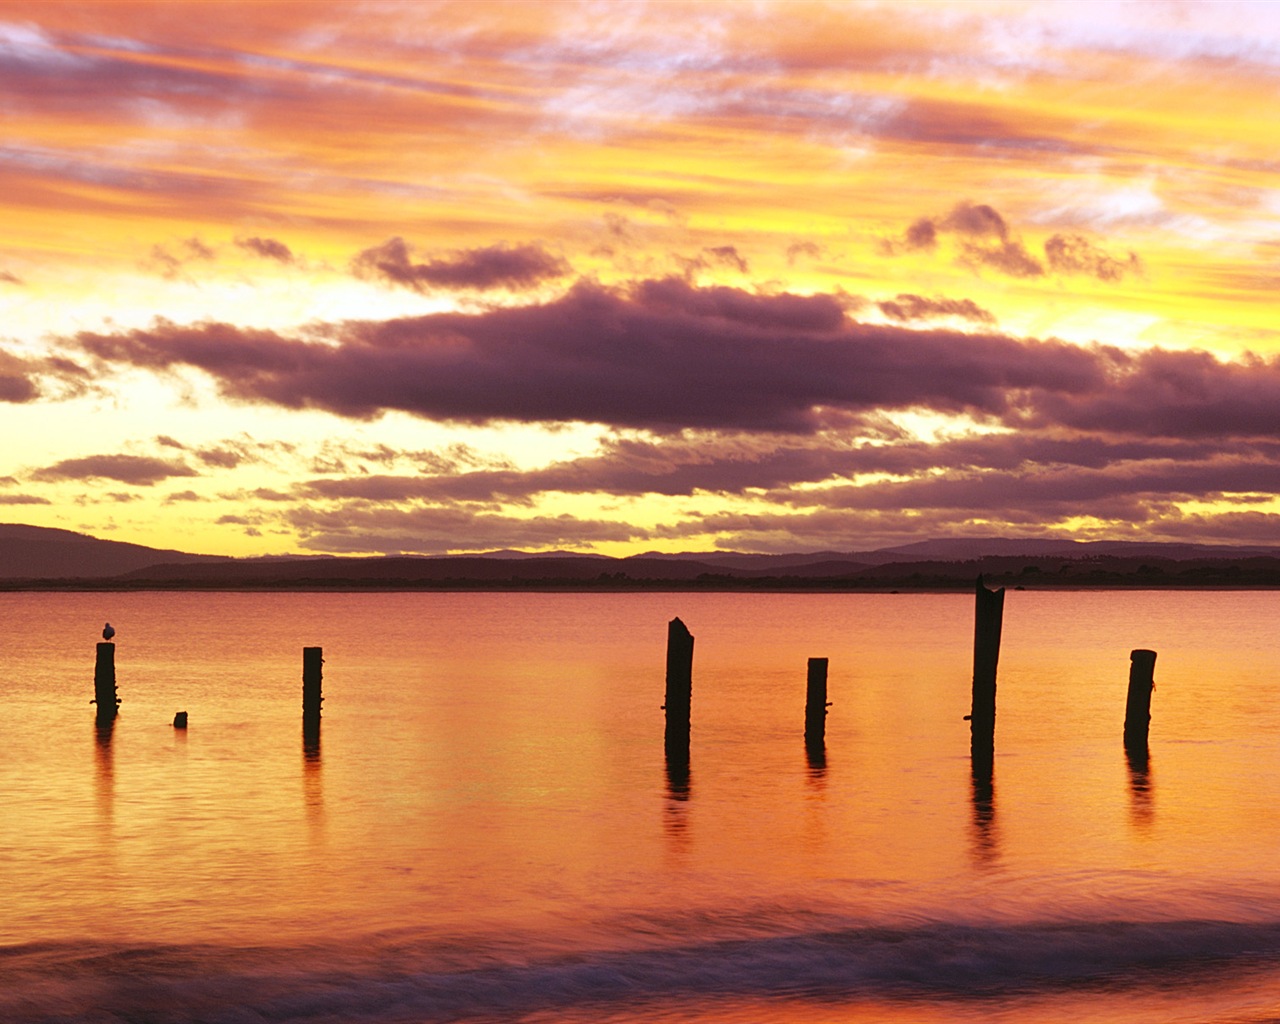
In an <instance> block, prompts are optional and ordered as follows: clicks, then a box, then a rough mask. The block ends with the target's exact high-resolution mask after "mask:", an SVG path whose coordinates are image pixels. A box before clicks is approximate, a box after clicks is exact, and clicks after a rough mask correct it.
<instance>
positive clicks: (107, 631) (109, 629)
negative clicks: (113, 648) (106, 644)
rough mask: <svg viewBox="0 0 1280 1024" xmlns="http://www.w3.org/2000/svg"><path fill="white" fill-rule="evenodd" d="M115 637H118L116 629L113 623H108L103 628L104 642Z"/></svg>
mask: <svg viewBox="0 0 1280 1024" xmlns="http://www.w3.org/2000/svg"><path fill="white" fill-rule="evenodd" d="M115 635H116V627H115V626H113V625H111V623H109V622H108V623H107V624H106V625H105V626H103V627H102V639H103V640H110V639H111V638H112V637H113V636H115Z"/></svg>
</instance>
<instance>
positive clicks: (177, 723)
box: [173, 711, 187, 729]
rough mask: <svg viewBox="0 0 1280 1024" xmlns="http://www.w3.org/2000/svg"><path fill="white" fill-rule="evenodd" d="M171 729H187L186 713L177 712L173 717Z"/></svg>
mask: <svg viewBox="0 0 1280 1024" xmlns="http://www.w3.org/2000/svg"><path fill="white" fill-rule="evenodd" d="M173 727H174V728H175V729H185V728H186V727H187V713H186V712H185V711H179V712H178V713H177V714H176V715H174V716H173Z"/></svg>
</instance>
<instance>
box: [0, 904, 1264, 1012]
mask: <svg viewBox="0 0 1280 1024" xmlns="http://www.w3.org/2000/svg"><path fill="white" fill-rule="evenodd" d="M1244 973H1261V974H1264V975H1270V974H1277V976H1278V977H1280V922H1262V923H1256V922H1255V923H1233V922H1221V921H1174V922H1158V923H1128V922H1119V921H1114V922H1074V923H1052V924H1020V925H972V924H956V923H938V922H932V923H928V924H922V925H915V926H911V927H903V928H886V927H848V928H831V929H823V930H814V931H809V932H805V933H793V934H786V935H772V936H763V937H754V938H735V939H721V940H716V941H709V942H705V943H698V942H688V943H680V944H673V945H667V946H664V947H660V948H645V949H639V950H618V949H610V950H598V951H577V952H556V953H544V954H542V955H536V956H528V957H526V958H523V959H522V958H519V957H517V956H514V955H512V954H511V952H510V951H508V952H507V953H505V954H503V955H502V956H495V955H494V954H493V952H492V950H490V951H488V952H483V953H482V952H481V951H480V950H479V949H476V950H468V949H466V948H459V947H458V946H457V945H456V944H452V945H449V946H448V948H446V947H445V946H444V945H442V944H440V943H438V942H436V943H433V942H431V941H430V940H415V942H412V943H409V944H407V945H406V944H405V943H404V942H403V941H401V942H399V943H397V944H395V945H394V946H391V945H387V944H383V943H379V942H376V941H370V942H369V943H368V944H367V946H366V948H365V949H363V950H339V949H336V948H334V947H318V946H317V947H311V946H302V947H291V948H287V949H286V948H275V947H263V948H228V947H215V946H145V945H126V946H110V945H102V944H95V945H71V944H53V943H50V944H29V945H24V946H15V947H10V948H7V949H3V950H0V1020H3V1021H5V1022H10V1021H13V1022H17V1021H22V1022H26V1024H53V1022H55V1021H56V1022H60V1024H61V1022H66V1021H77V1022H90V1024H97V1022H103V1024H108V1022H117V1021H128V1022H139V1021H145V1022H147V1024H182V1022H194V1021H201V1022H210V1024H247V1022H273V1024H278V1022H297V1024H309V1022H314V1024H319V1022H324V1021H339V1020H341V1021H350V1022H379V1024H383V1022H401V1021H404V1022H408V1021H414V1022H447V1021H514V1020H519V1019H521V1018H524V1017H526V1016H529V1015H533V1014H539V1013H543V1014H545V1013H555V1012H561V1013H565V1012H569V1011H571V1010H577V1011H584V1012H588V1011H589V1012H592V1013H593V1014H595V1013H599V1014H600V1015H605V1014H607V1013H610V1012H618V1011H621V1010H623V1009H625V1008H632V1009H640V1008H643V1007H645V1006H656V1005H658V1004H661V1003H680V1002H682V1001H688V1002H691V1003H692V1002H699V1003H701V1002H707V1001H711V1002H714V1001H717V1000H732V999H749V1000H754V1001H761V1000H768V999H771V998H786V999H792V1000H794V999H812V1000H815V1001H822V1002H824V1003H825V1002H831V1001H839V1000H842V999H844V1000H855V999H865V998H873V999H888V1000H907V1001H910V1000H915V999H926V1000H931V1001H939V1000H949V1001H964V1000H982V999H989V998H999V997H1006V996H1014V995H1025V994H1032V995H1034V994H1042V993H1047V994H1051V993H1052V992H1053V991H1055V990H1058V989H1062V988H1065V987H1070V988H1072V989H1077V990H1078V989H1079V988H1081V987H1097V988H1099V989H1122V990H1128V989H1135V988H1142V987H1145V986H1153V985H1154V986H1161V985H1167V984H1169V983H1170V982H1171V981H1173V980H1177V981H1178V983H1179V984H1187V983H1191V982H1194V981H1195V980H1196V979H1200V980H1203V981H1208V980H1216V981H1221V980H1222V979H1223V978H1224V977H1230V976H1232V975H1235V974H1244Z"/></svg>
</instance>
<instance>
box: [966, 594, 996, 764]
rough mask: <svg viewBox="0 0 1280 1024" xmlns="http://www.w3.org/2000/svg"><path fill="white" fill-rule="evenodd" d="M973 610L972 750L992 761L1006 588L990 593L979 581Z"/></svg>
mask: <svg viewBox="0 0 1280 1024" xmlns="http://www.w3.org/2000/svg"><path fill="white" fill-rule="evenodd" d="M974 597H975V602H974V609H973V702H972V705H971V707H970V712H969V736H970V740H969V748H970V751H971V752H972V754H973V756H974V757H979V756H981V757H991V756H992V755H993V754H994V752H995V737H996V665H997V663H998V662H999V660H1000V627H1001V625H1002V624H1003V622H1004V588H1003V587H1001V588H1000V589H999V590H988V589H987V587H986V585H985V584H984V583H983V582H982V577H981V576H979V577H978V584H977V587H976V589H975V592H974Z"/></svg>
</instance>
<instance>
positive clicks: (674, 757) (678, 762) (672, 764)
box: [663, 746, 691, 849]
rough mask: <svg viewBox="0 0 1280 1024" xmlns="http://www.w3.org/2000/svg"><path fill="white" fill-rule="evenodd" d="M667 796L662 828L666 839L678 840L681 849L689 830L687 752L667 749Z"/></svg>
mask: <svg viewBox="0 0 1280 1024" xmlns="http://www.w3.org/2000/svg"><path fill="white" fill-rule="evenodd" d="M666 769H667V794H666V802H665V806H664V808H663V826H664V828H665V829H666V832H667V835H668V837H670V838H671V839H673V840H678V841H679V843H678V845H679V847H680V848H681V849H683V848H684V847H685V846H686V845H687V843H688V839H689V836H688V829H689V796H690V793H691V783H690V775H689V751H688V750H684V749H680V748H678V747H677V748H675V749H673V748H672V747H671V746H668V747H667V755H666Z"/></svg>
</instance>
